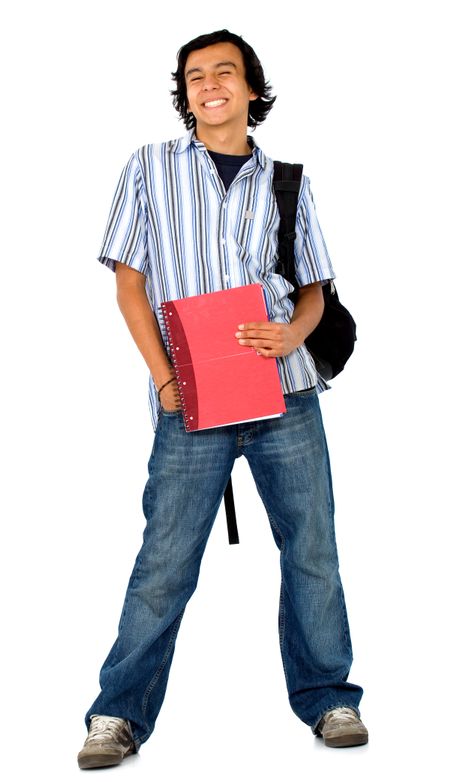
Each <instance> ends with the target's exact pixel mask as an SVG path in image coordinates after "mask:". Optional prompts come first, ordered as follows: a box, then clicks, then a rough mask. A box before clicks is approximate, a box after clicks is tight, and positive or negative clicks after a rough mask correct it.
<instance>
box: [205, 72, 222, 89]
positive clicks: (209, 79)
mask: <svg viewBox="0 0 450 783" xmlns="http://www.w3.org/2000/svg"><path fill="white" fill-rule="evenodd" d="M218 86H219V82H218V81H217V78H216V77H215V76H214V74H206V76H205V78H204V79H203V89H204V90H215V89H217V87H218Z"/></svg>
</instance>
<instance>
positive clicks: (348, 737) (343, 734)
mask: <svg viewBox="0 0 450 783" xmlns="http://www.w3.org/2000/svg"><path fill="white" fill-rule="evenodd" d="M316 734H318V735H319V737H323V740H324V743H325V745H327V746H328V747H329V748H349V747H350V746H351V745H365V744H366V742H368V741H369V732H368V731H367V729H366V727H365V726H364V723H363V722H362V721H361V720H360V719H359V718H358V714H357V713H356V712H355V710H352V709H351V708H350V707H336V709H334V710H329V711H328V712H326V713H325V715H324V716H323V718H322V720H321V721H320V723H319V725H318V726H317V728H316Z"/></svg>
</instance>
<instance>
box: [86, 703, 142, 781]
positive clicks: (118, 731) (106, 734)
mask: <svg viewBox="0 0 450 783" xmlns="http://www.w3.org/2000/svg"><path fill="white" fill-rule="evenodd" d="M134 752H135V747H134V742H133V737H132V735H131V728H130V724H129V723H128V721H127V720H123V719H122V718H112V717H111V716H110V715H92V718H91V723H90V726H89V733H88V736H87V739H86V742H85V743H84V746H83V748H82V749H81V750H80V752H79V754H78V766H79V767H80V769H94V768H95V767H112V766H113V765H114V764H120V762H121V761H122V759H124V758H125V756H129V755H130V753H134Z"/></svg>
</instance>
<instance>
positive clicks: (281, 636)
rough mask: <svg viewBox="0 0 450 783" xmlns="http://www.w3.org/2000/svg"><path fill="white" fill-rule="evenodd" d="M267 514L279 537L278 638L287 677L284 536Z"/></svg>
mask: <svg viewBox="0 0 450 783" xmlns="http://www.w3.org/2000/svg"><path fill="white" fill-rule="evenodd" d="M267 516H268V518H269V522H270V524H271V525H272V527H273V528H274V530H275V531H276V532H277V533H278V535H279V536H280V539H281V546H280V571H281V585H280V610H279V611H280V615H279V639H280V652H281V662H282V664H283V670H284V674H285V677H286V678H287V669H286V666H285V662H284V635H285V627H286V622H285V620H286V617H285V607H284V574H283V552H284V547H285V539H284V536H283V534H282V532H281V530H280V528H279V527H278V525H277V523H276V522H275V520H274V518H273V517H272V516H271V514H269V512H267Z"/></svg>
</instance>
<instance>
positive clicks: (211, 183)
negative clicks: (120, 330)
mask: <svg viewBox="0 0 450 783" xmlns="http://www.w3.org/2000/svg"><path fill="white" fill-rule="evenodd" d="M173 77H174V80H175V83H176V89H175V90H174V91H173V95H174V105H175V107H176V108H177V109H178V111H179V112H180V115H181V117H182V118H183V120H184V122H185V124H186V127H187V129H188V131H189V132H188V134H187V136H185V137H184V138H181V139H177V140H175V141H170V142H167V143H164V144H153V145H147V146H145V147H143V148H141V149H140V150H138V151H137V152H136V153H135V154H134V155H133V156H132V157H131V159H130V160H129V162H128V164H127V166H126V167H125V169H124V170H123V172H122V176H121V178H120V181H119V184H118V187H117V190H116V193H115V196H114V201H113V205H112V209H111V213H110V217H109V221H108V225H107V229H106V233H105V237H104V242H103V245H102V249H101V253H100V256H99V260H100V261H101V262H102V263H104V264H105V265H107V266H109V267H110V268H111V269H113V270H115V272H116V278H117V296H118V303H119V307H120V309H121V311H122V313H123V316H124V318H125V320H126V323H127V325H128V327H129V329H130V332H131V334H132V336H133V338H134V340H135V342H136V344H137V346H138V348H139V350H140V351H141V353H142V356H143V358H144V360H145V361H146V363H147V365H148V368H149V370H150V375H151V379H150V388H149V394H150V408H151V412H152V416H153V423H154V426H155V430H156V434H155V440H154V445H153V450H152V454H151V457H150V461H149V478H148V481H147V484H146V486H145V490H144V497H143V508H144V513H145V516H146V519H147V526H146V529H145V532H144V542H143V545H142V548H141V550H140V552H139V554H138V556H137V559H136V563H135V566H134V570H133V573H132V575H131V578H130V582H129V585H128V589H127V594H126V598H125V603H124V607H123V611H122V616H121V620H120V625H119V633H118V637H117V639H116V641H115V643H114V645H113V647H112V649H111V651H110V653H109V655H108V657H107V659H106V661H105V663H104V664H103V667H102V670H101V674H100V684H101V693H100V694H99V696H98V697H97V699H96V700H95V702H94V704H93V705H92V707H91V708H90V709H89V711H88V713H87V716H86V724H87V726H88V728H89V734H88V738H87V740H86V742H85V745H84V747H83V749H82V750H81V752H80V753H79V755H78V763H79V765H80V767H81V768H84V769H87V768H93V767H101V766H108V765H112V764H118V763H120V762H121V761H122V759H123V758H124V756H126V755H128V754H129V753H133V752H136V751H137V750H138V749H139V747H140V745H141V744H142V743H143V742H145V741H146V740H147V739H148V737H149V736H150V734H151V732H152V731H153V728H154V725H155V721H156V718H157V715H158V713H159V710H160V708H161V705H162V702H163V699H164V694H165V690H166V685H167V680H168V675H169V668H170V664H171V661H172V656H173V652H174V646H175V640H176V636H177V632H178V629H179V626H180V623H181V619H182V616H183V613H184V609H185V607H186V604H187V602H188V600H189V598H190V597H191V595H192V593H193V592H194V590H195V587H196V584H197V579H198V574H199V569H200V563H201V559H202V555H203V552H204V549H205V546H206V542H207V539H208V536H209V533H210V531H211V527H212V524H213V522H214V519H215V516H216V514H217V511H218V508H219V505H220V502H221V500H222V497H223V493H224V490H225V487H226V484H227V481H228V478H229V476H230V472H231V469H232V466H233V463H234V460H235V459H236V458H237V457H239V456H241V455H242V454H243V455H245V456H246V458H247V459H248V461H249V465H250V468H251V471H252V474H253V477H254V479H255V482H256V485H257V488H258V491H259V493H260V496H261V498H262V500H263V503H264V505H265V507H266V510H267V513H268V517H269V521H270V525H271V528H272V533H273V536H274V539H275V542H276V544H277V546H278V548H279V549H280V552H281V575H282V580H281V594H280V615H279V621H280V622H279V631H280V647H281V654H282V658H283V665H284V670H285V675H286V683H287V688H288V693H289V700H290V704H291V707H292V709H293V710H294V712H295V713H296V715H297V716H298V717H299V718H300V719H301V720H302V721H303V722H305V723H306V724H307V725H309V726H310V727H311V728H312V729H313V731H314V732H315V733H316V734H318V735H319V736H322V737H323V738H324V741H325V743H326V744H327V745H330V746H332V747H343V746H349V745H360V744H363V743H365V742H367V739H368V734H367V730H366V728H365V727H364V725H363V724H362V722H361V720H360V718H359V710H358V705H359V702H360V699H361V696H362V689H361V688H360V687H359V686H357V685H353V684H351V683H349V682H348V680H347V677H348V674H349V670H350V665H351V660H352V650H351V641H350V633H349V627H348V622H347V615H346V608H345V601H344V595H343V590H342V585H341V581H340V577H339V570H338V559H337V552H336V544H335V536H334V520H333V495H332V486H331V475H330V468H329V461H328V453H327V448H326V441H325V436H324V432H323V427H322V421H321V416H320V409H319V403H318V398H317V391H321V390H322V389H324V388H325V383H324V381H323V380H322V379H321V378H320V377H318V376H317V373H316V369H315V365H314V362H313V360H312V358H311V356H310V355H309V353H308V351H307V349H306V348H305V345H304V341H305V338H306V337H307V336H308V334H309V333H310V332H311V331H312V330H313V329H314V328H315V326H316V325H317V323H318V322H319V320H320V318H321V315H322V311H323V296H322V284H323V283H324V281H326V280H329V279H331V278H333V277H334V273H333V269H332V267H331V263H330V260H329V257H328V254H327V251H326V247H325V243H324V240H323V237H322V233H321V230H320V227H319V224H318V221H317V217H316V213H315V208H314V204H313V200H312V196H311V191H310V187H309V181H308V179H307V178H304V179H303V182H302V186H301V189H300V193H299V200H298V214H297V223H296V234H297V236H296V240H295V254H296V273H297V276H298V282H299V285H300V292H299V297H298V301H297V304H296V306H295V307H294V306H293V305H292V303H291V301H290V300H289V298H288V294H289V292H290V290H291V286H290V284H289V283H287V282H286V280H284V278H282V277H281V276H280V275H278V274H276V273H275V267H276V262H277V245H278V223H279V216H278V212H277V207H276V202H275V198H274V194H273V188H272V181H273V163H272V161H271V160H270V159H269V158H267V157H266V156H265V155H264V154H263V152H262V151H261V150H260V149H259V148H258V147H257V145H256V144H255V143H254V141H253V139H252V138H251V137H248V136H247V126H248V125H250V126H251V127H255V126H256V125H257V124H259V123H261V122H262V121H263V120H264V119H265V117H266V115H267V113H268V112H269V111H270V109H271V108H272V105H273V103H274V100H275V98H272V97H271V95H270V86H269V84H268V83H267V82H266V81H265V78H264V72H263V70H262V67H261V64H260V62H259V60H258V58H257V57H256V55H255V53H254V51H253V49H252V48H251V47H250V46H249V45H248V44H247V43H246V42H245V41H244V40H243V39H242V38H240V37H239V36H236V35H234V34H232V33H230V32H228V31H227V30H222V31H219V32H217V33H212V34H210V35H204V36H200V37H199V38H197V39H195V40H194V41H191V42H190V43H188V44H186V45H185V46H184V47H182V49H181V50H180V52H179V53H178V69H177V71H176V72H175V73H174V74H173ZM251 283H260V284H261V285H263V286H264V289H265V293H266V298H267V301H268V309H269V318H270V320H269V322H268V323H251V324H236V340H238V341H239V342H240V343H241V344H244V345H249V346H252V347H253V348H255V349H256V350H258V351H259V353H260V354H262V355H263V356H270V357H276V358H277V363H278V369H279V373H280V379H281V383H282V387H283V392H284V394H285V402H286V408H287V413H286V414H285V415H284V416H282V417H280V418H276V419H267V420H262V421H254V422H249V423H245V424H239V425H232V426H227V427H218V428H213V429H210V430H203V431H197V432H193V433H188V432H186V431H185V428H184V424H183V417H182V413H181V411H180V400H179V396H178V391H177V385H176V382H175V377H174V370H173V367H172V365H171V362H170V358H169V353H168V347H167V345H166V344H165V342H164V338H163V337H162V332H161V328H160V326H162V324H161V322H160V321H159V316H158V315H157V314H158V307H159V305H160V303H161V302H162V301H164V300H167V299H178V298H181V297H186V296H192V295H196V294H203V293H208V292H211V291H217V290H221V289H226V288H231V287H234V286H240V285H247V284H251ZM207 331H208V324H207V323H205V338H206V337H207Z"/></svg>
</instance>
